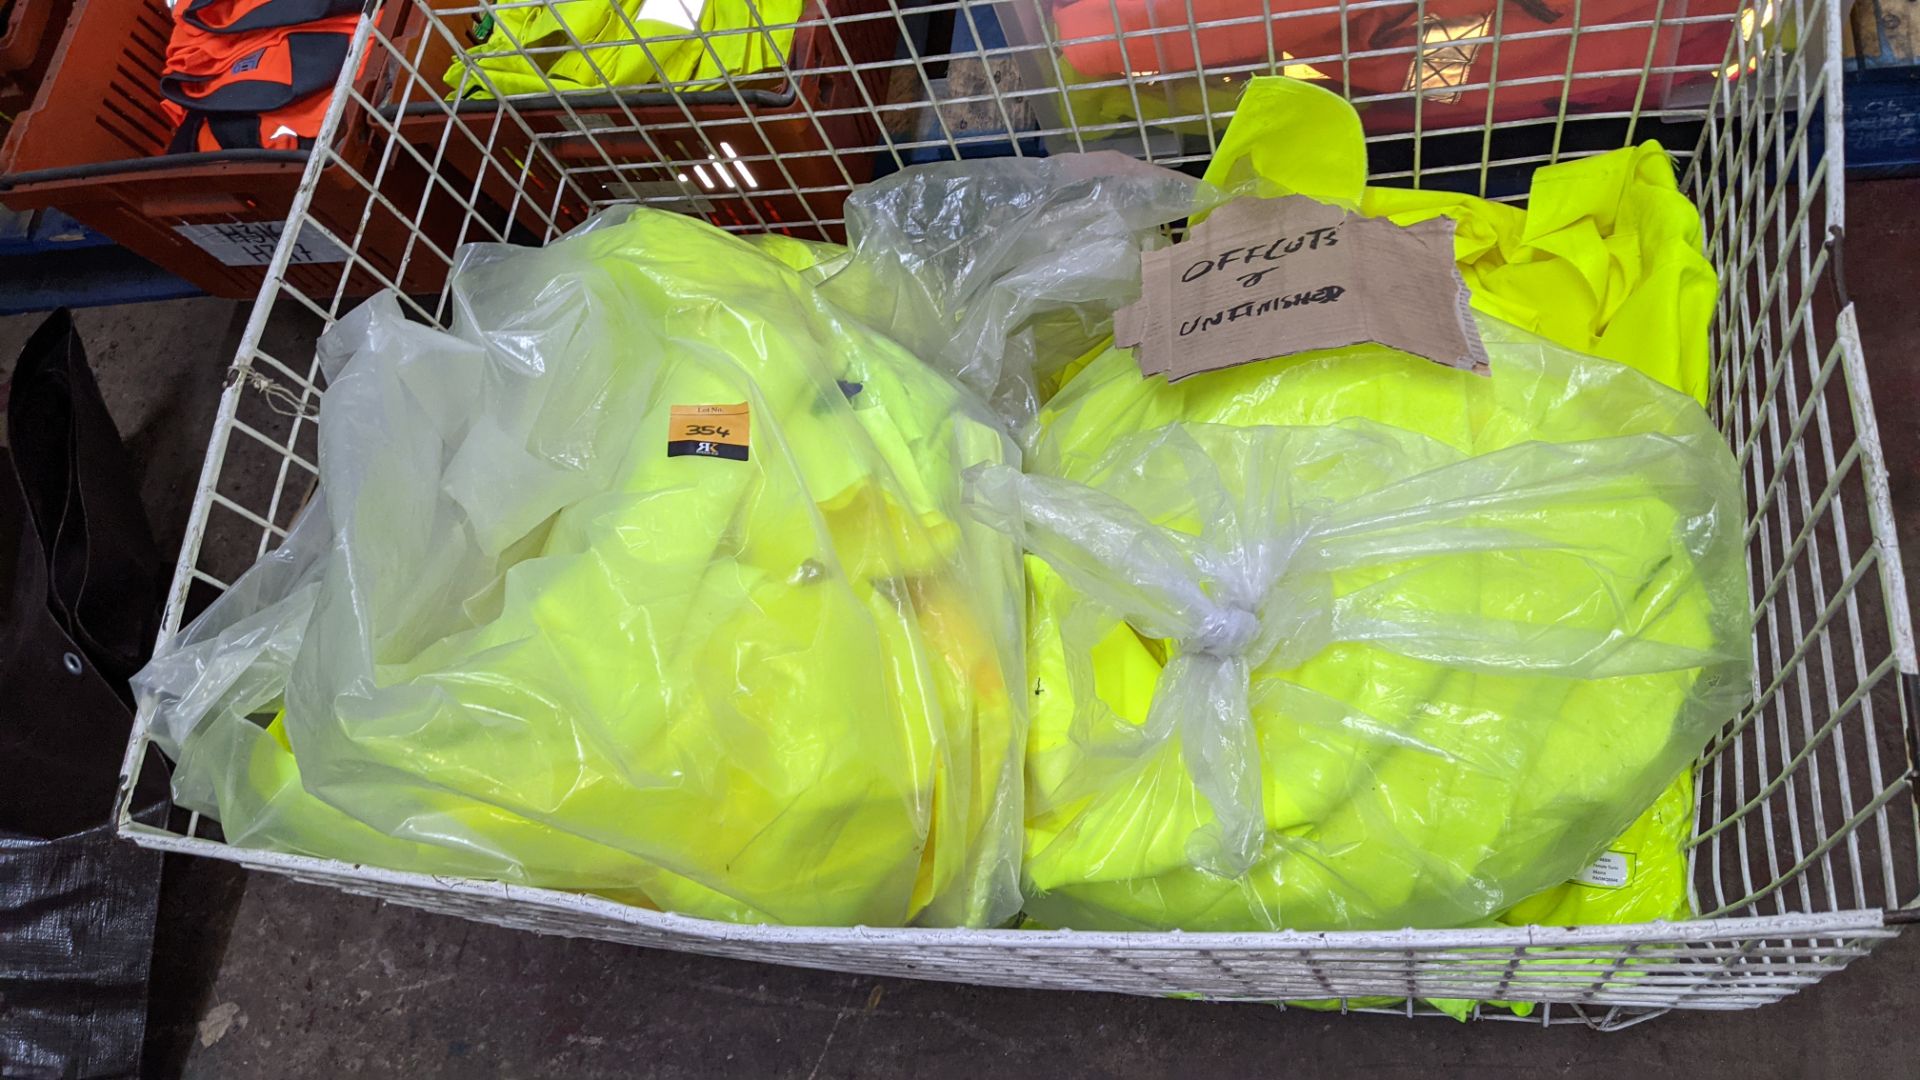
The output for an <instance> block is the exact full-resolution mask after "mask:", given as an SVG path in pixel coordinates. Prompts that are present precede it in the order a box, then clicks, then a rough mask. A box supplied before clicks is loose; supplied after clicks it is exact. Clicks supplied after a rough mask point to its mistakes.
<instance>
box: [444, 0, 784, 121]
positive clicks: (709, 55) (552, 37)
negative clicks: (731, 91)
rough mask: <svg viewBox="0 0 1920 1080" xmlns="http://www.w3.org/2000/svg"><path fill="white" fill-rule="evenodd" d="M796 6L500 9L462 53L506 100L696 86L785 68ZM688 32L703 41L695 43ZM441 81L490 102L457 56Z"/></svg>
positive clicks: (609, 0) (742, 1) (591, 3)
mask: <svg viewBox="0 0 1920 1080" xmlns="http://www.w3.org/2000/svg"><path fill="white" fill-rule="evenodd" d="M801 8H802V0H764V2H757V0H706V2H705V3H702V2H701V0H565V2H562V3H556V4H540V5H536V6H532V7H515V8H498V9H495V10H494V11H492V13H491V18H492V20H493V24H492V26H491V29H490V33H489V34H488V35H487V37H486V38H485V40H484V41H482V42H480V43H479V44H476V45H473V46H471V47H469V48H468V49H467V55H468V56H470V57H472V58H473V62H474V66H475V67H477V68H479V69H480V70H481V71H483V72H485V73H486V77H487V79H489V80H491V81H492V83H493V86H494V88H495V89H497V90H498V91H499V92H500V93H501V94H506V95H512V94H551V93H554V92H556V91H557V92H560V93H566V92H569V91H579V90H584V91H594V90H606V89H608V88H610V87H611V88H621V87H640V86H652V85H659V84H662V83H666V84H681V83H687V82H695V83H700V82H706V81H708V80H719V79H720V78H722V76H725V75H751V74H753V73H754V72H758V71H767V70H770V69H774V68H778V67H781V66H782V65H783V63H787V62H790V61H791V58H792V53H793V25H794V23H795V22H796V21H797V20H799V18H800V15H801ZM692 13H697V15H698V19H697V22H696V20H695V18H694V17H693V14H692ZM694 26H698V28H699V30H700V32H701V33H703V34H704V35H705V36H704V37H700V36H693V35H694V30H692V29H690V28H691V27H694ZM542 76H544V78H543V77H542ZM445 81H446V84H447V87H448V89H449V90H451V91H452V92H453V93H456V94H460V95H462V96H464V97H469V98H478V97H491V96H493V95H492V94H491V93H490V92H489V91H488V90H487V87H486V84H485V83H483V82H482V81H481V80H480V78H479V77H478V76H477V75H475V74H472V73H470V72H469V71H468V70H467V65H466V64H464V63H462V62H461V61H460V59H459V58H458V57H455V58H454V60H453V62H452V64H451V65H449V66H448V68H447V73H446V76H445ZM549 84H551V85H549Z"/></svg>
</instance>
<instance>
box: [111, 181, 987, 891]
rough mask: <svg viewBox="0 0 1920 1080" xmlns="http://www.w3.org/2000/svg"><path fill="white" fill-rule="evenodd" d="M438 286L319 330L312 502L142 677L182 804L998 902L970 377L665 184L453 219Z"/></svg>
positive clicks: (393, 841) (423, 863)
mask: <svg viewBox="0 0 1920 1080" xmlns="http://www.w3.org/2000/svg"><path fill="white" fill-rule="evenodd" d="M782 254H785V255H789V256H793V257H796V258H797V257H799V256H802V255H804V254H805V253H804V252H798V251H796V252H782ZM454 292H455V296H456V300H457V302H458V307H459V320H458V322H457V324H456V326H457V336H456V335H448V334H443V333H440V332H438V331H433V330H429V329H426V328H423V327H420V326H418V325H415V324H410V323H408V322H407V320H406V319H404V318H403V317H402V316H401V315H400V313H399V309H398V307H397V305H396V304H395V303H394V302H393V301H392V299H391V298H387V299H386V300H384V302H382V301H376V302H374V303H373V304H371V305H369V306H368V307H366V308H363V309H361V310H360V311H359V312H357V313H356V314H355V315H353V316H351V317H349V318H348V319H347V320H343V322H342V323H341V324H340V327H339V328H338V330H337V331H336V332H333V333H331V334H330V337H329V340H328V341H326V342H324V343H323V356H335V357H346V358H348V359H347V360H346V363H345V366H344V368H343V369H342V370H341V371H340V373H339V374H338V375H337V376H336V377H334V378H333V379H332V382H331V385H330V386H329V389H328V391H327V394H326V397H325V400H324V403H323V411H322V421H321V436H320V466H321V492H322V498H323V500H324V501H323V504H322V505H321V506H319V507H317V508H316V509H315V511H314V513H313V514H310V515H309V517H308V518H306V519H303V520H302V522H301V523H300V525H298V526H297V527H296V528H295V530H294V536H293V537H291V538H290V539H289V541H288V543H287V545H285V546H284V548H283V549H282V552H280V553H276V556H274V557H270V558H269V559H268V560H267V561H265V562H263V563H262V564H261V565H260V566H259V567H256V568H255V569H254V570H253V571H250V572H249V574H248V575H247V576H244V577H243V578H242V579H241V580H240V582H239V583H238V585H237V586H236V588H235V590H234V591H233V592H232V593H230V594H228V595H229V596H231V597H234V598H235V599H234V600H232V601H228V600H227V599H226V598H223V600H222V602H221V605H216V607H215V608H213V609H210V610H209V612H208V613H207V615H206V616H205V617H203V619H202V620H200V622H198V623H196V624H195V626H194V627H193V628H191V629H190V630H189V631H188V632H187V634H186V635H185V637H184V639H182V641H181V642H180V643H179V644H178V646H177V647H176V648H174V649H173V650H171V651H170V652H169V654H168V655H166V656H163V657H162V658H160V659H159V660H157V661H155V664H154V666H153V667H151V668H149V669H148V671H147V672H144V673H143V674H142V676H141V679H140V684H141V693H142V695H143V696H144V697H145V698H147V699H149V700H152V701H154V702H155V704H156V707H157V711H158V716H159V720H158V726H159V730H160V731H161V733H162V734H161V736H160V738H161V745H162V746H163V748H165V749H166V750H167V751H168V752H169V753H170V754H172V755H174V756H175V757H176V758H177V760H178V762H179V768H178V771H177V774H176V779H177V781H178V787H177V790H178V792H179V794H180V795H181V796H182V802H183V803H184V804H186V805H190V806H193V807H195V808H196V809H201V810H203V811H205V812H208V813H210V814H213V815H215V816H217V818H218V819H219V820H220V822H221V824H222V827H223V828H224V829H225V832H226V835H227V838H228V840H229V842H231V843H235V844H238V845H241V846H246V847H257V848H272V849H276V850H282V851H292V852H298V853H304V854H312V855H321V856H328V857H334V858H343V859H352V860H355V861H365V862H372V863H376V864H378V865H384V866H388V867H392V868H395V869H403V870H414V871H422V872H431V873H436V874H458V875H465V876H481V877H488V878H494V879H499V880H504V881H509V882H517V883H525V884H532V885H540V886H547V887H553V888H562V889H571V890H583V891H592V892H596V893H601V894H603V895H607V896H609V897H613V898H615V899H620V900H624V901H628V902H632V903H641V904H646V905H650V906H655V907H659V908H662V909H666V910H669V911H675V912H681V913H685V914H690V915H698V916H704V917H708V918H716V919H728V920H735V921H771V922H780V923H789V924H799V925H848V924H856V923H861V924H868V925H901V924H910V923H911V924H920V925H986V924H994V923H998V922H1001V921H1003V920H1005V919H1006V918H1008V917H1010V916H1011V915H1013V914H1014V913H1015V912H1016V911H1017V910H1018V908H1019V894H1018V876H1017V875H1018V858H1019V836H1020V833H1019V828H1020V820H1021V811H1020V805H1021V802H1020V784H1021V749H1022V746H1023V743H1024V736H1025V729H1024V722H1023V701H1022V700H1021V699H1020V697H1019V696H1018V695H1017V694H1014V693H1011V692H1010V688H1014V687H1018V686H1020V685H1021V682H1022V676H1021V674H1020V672H1021V663H1022V660H1021V656H1020V641H1021V637H1020V614H1021V606H1022V603H1023V601H1022V578H1021V573H1020V562H1019V556H1018V552H1017V550H1016V549H1015V548H1014V546H1013V545H1012V544H1010V543H1009V542H1008V541H1007V540H1006V538H1005V537H1004V536H1002V535H1001V534H999V533H997V532H993V531H991V530H988V529H987V528H985V527H984V526H982V525H979V524H977V523H975V522H973V521H972V520H971V519H970V518H968V517H967V516H965V515H963V514H961V513H959V512H958V510H959V503H958V500H959V492H960V483H961V475H962V472H963V470H964V469H965V468H967V467H970V466H972V465H976V464H983V463H996V462H1000V461H1003V460H1007V459H1008V457H1009V455H1010V454H1011V450H1010V447H1009V444H1008V443H1007V441H1006V440H1005V438H1004V436H1002V435H1001V434H1000V433H999V432H998V430H997V428H995V427H994V426H993V425H992V424H991V423H990V422H989V421H987V420H986V419H985V416H986V414H985V411H984V409H983V408H981V407H979V406H978V405H976V404H973V403H971V401H970V399H968V398H967V397H966V396H965V395H964V394H963V393H962V392H960V391H958V390H957V389H956V388H954V387H953V386H952V385H951V384H950V383H948V382H947V381H945V380H944V379H943V378H942V377H940V376H938V375H936V374H934V373H933V372H932V371H930V370H929V369H927V368H926V367H925V366H924V365H922V364H920V363H918V362H917V361H916V360H915V359H914V358H913V357H911V356H909V355H908V354H906V353H905V352H903V351H902V350H900V349H899V348H898V347H897V346H895V345H893V344H892V343H891V342H889V341H887V340H885V339H883V338H880V337H878V336H875V335H873V334H871V333H869V332H867V331H865V330H863V329H862V328H860V327H859V326H858V325H856V324H853V323H851V322H848V321H844V320H842V319H841V318H840V316H839V315H838V314H837V312H836V310H835V309H833V308H832V307H831V306H830V305H828V304H826V303H825V302H824V301H822V300H821V299H820V298H819V297H818V295H817V294H816V293H815V292H814V290H812V288H811V287H809V286H807V285H806V284H805V283H804V282H803V281H802V280H801V278H800V276H799V275H798V274H797V273H796V272H795V271H794V270H792V269H791V268H790V267H789V266H788V265H786V264H785V263H783V262H782V261H781V260H779V259H776V258H771V257H768V256H767V255H766V254H763V253H762V252H761V251H760V250H758V249H757V248H756V247H755V246H754V245H751V244H749V243H746V242H743V241H741V240H739V239H736V238H734V237H730V236H728V235H727V234H725V233H723V232H721V231H719V230H716V229H714V228H712V227H711V226H708V225H706V224H705V223H703V222H700V221H698V220H696V219H693V218H688V217H684V216H680V215H676V214H669V213H662V212H657V211H648V210H639V211H633V212H631V213H630V214H623V213H621V212H617V211H616V212H609V214H608V215H605V216H603V217H601V218H599V219H596V220H595V221H594V222H591V223H589V225H588V226H586V227H584V228H583V230H582V231H581V232H578V233H576V234H574V235H572V236H570V237H567V238H564V239H562V240H560V241H559V242H557V243H555V244H553V245H551V246H549V247H547V248H545V249H541V250H527V249H519V248H509V247H505V246H497V247H489V246H480V247H475V248H468V249H465V251H464V253H463V257H462V262H461V265H460V267H459V268H458V270H457V271H456V275H455V279H454ZM695 407H718V412H717V413H711V414H709V416H710V417H711V416H717V417H718V419H708V420H705V421H701V420H700V418H699V417H697V416H696V417H693V418H691V419H689V417H688V416H687V414H686V412H685V410H686V409H688V408H695ZM676 410H680V411H679V412H678V413H676ZM696 422H698V428H697V430H696V429H695V428H694V427H691V426H688V425H691V424H695V423H696ZM721 429H724V430H721ZM269 601H271V602H269ZM222 605H224V606H222ZM276 695H279V696H283V697H284V701H285V711H284V716H283V717H282V718H281V719H280V720H279V721H278V722H276V723H273V724H271V725H269V726H267V727H264V728H263V726H262V724H263V722H264V721H265V720H266V719H267V718H268V717H270V716H271V713H272V709H273V707H274V706H273V704H272V699H273V698H274V697H275V696H276ZM262 710H265V713H264V715H263V714H262Z"/></svg>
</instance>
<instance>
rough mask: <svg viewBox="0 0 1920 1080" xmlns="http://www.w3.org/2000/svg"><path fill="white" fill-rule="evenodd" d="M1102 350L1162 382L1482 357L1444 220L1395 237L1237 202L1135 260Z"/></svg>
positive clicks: (1279, 207)
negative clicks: (1127, 292)
mask: <svg viewBox="0 0 1920 1080" xmlns="http://www.w3.org/2000/svg"><path fill="white" fill-rule="evenodd" d="M1140 287H1141V295H1140V299H1139V300H1138V301H1136V302H1135V303H1133V304H1130V305H1128V306H1127V307H1125V308H1122V309H1121V310H1119V311H1118V312H1116V313H1114V320H1113V324H1114V343H1115V344H1117V345H1135V346H1138V347H1139V350H1138V352H1137V353H1136V356H1137V359H1138V360H1139V363H1140V371H1141V372H1142V373H1143V374H1146V375H1162V374H1164V375H1165V376H1166V377H1167V381H1169V382H1174V381H1177V380H1179V379H1184V378H1186V377H1187V376H1189V375H1195V374H1198V373H1200V372H1202V371H1216V370H1218V369H1220V368H1224V367H1232V366H1233V365H1235V364H1244V363H1247V362H1248V361H1252V360H1265V359H1267V358H1268V357H1273V356H1290V355H1292V354H1294V353H1301V352H1309V351H1311V350H1314V349H1334V348H1341V347H1344V346H1348V345H1357V344H1359V343H1361V342H1366V341H1373V342H1378V343H1380V344H1382V345H1386V346H1388V347H1390V348H1394V349H1399V350H1401V351H1403V352H1410V353H1413V354H1414V355H1416V356H1424V357H1426V358H1427V359H1429V360H1432V361H1434V362H1435V363H1439V364H1445V365H1447V366H1448V367H1457V368H1472V367H1475V366H1476V365H1477V366H1481V367H1482V368H1484V366H1485V364H1486V362H1487V351H1486V346H1485V345H1484V344H1483V343H1482V342H1481V340H1480V330H1479V327H1477V326H1475V325H1474V322H1473V317H1472V315H1471V314H1470V313H1469V310H1468V306H1467V300H1468V292H1467V287H1466V283H1465V282H1463V281H1461V279H1460V271H1459V269H1458V268H1456V267H1455V266H1454V263H1453V221H1452V219H1450V218H1445V217H1440V218H1435V219H1433V220H1430V221H1423V222H1421V223H1419V224H1418V225H1413V226H1407V227H1403V226H1399V225H1395V224H1394V223H1392V222H1390V221H1387V220H1386V219H1384V218H1366V217H1361V216H1359V215H1357V214H1350V213H1348V212H1347V211H1345V210H1342V209H1341V208H1339V207H1337V206H1329V205H1327V204H1326V203H1322V202H1316V201H1315V200H1313V199H1309V198H1305V197H1303V196H1299V195H1289V196H1287V197H1285V198H1281V199H1238V200H1235V201H1234V202H1230V203H1228V204H1227V205H1225V206H1222V207H1220V208H1219V209H1218V210H1215V211H1214V212H1213V213H1212V215H1210V216H1209V217H1208V218H1207V219H1206V220H1205V221H1203V222H1201V223H1200V224H1199V225H1197V226H1195V227H1194V229H1193V230H1192V232H1191V233H1190V234H1189V235H1188V237H1187V240H1186V242H1185V243H1181V244H1175V245H1174V246H1173V247H1169V248H1162V249H1160V250H1159V251H1149V252H1145V253H1143V254H1142V255H1141V256H1140Z"/></svg>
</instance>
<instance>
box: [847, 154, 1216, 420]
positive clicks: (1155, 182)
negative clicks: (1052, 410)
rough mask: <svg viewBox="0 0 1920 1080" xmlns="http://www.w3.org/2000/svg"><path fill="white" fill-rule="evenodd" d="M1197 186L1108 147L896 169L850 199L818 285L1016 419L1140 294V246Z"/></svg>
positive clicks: (1186, 207)
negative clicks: (834, 261) (830, 272)
mask: <svg viewBox="0 0 1920 1080" xmlns="http://www.w3.org/2000/svg"><path fill="white" fill-rule="evenodd" d="M1200 190H1201V189H1200V186H1199V182H1198V181H1196V180H1194V179H1193V178H1191V177H1188V176H1184V175H1182V174H1180V173H1177V172H1173V171H1172V170H1170V169H1165V168H1161V167H1160V166H1157V165H1149V164H1147V163H1146V162H1143V161H1139V160H1136V159H1134V158H1130V157H1127V156H1126V155H1124V154H1117V153H1114V152H1112V151H1103V152H1100V153H1094V154H1067V155H1062V156H1059V157H1052V158H993V159H987V160H982V161H951V162H940V163H937V164H931V165H922V166H919V167H916V168H912V169H903V170H901V171H900V172H898V173H895V174H893V175H892V176H889V177H887V178H885V179H883V180H879V181H876V182H875V183H872V184H869V185H867V186H865V187H863V188H861V189H859V190H858V191H856V192H854V193H853V195H852V196H850V197H849V198H848V199H847V206H846V217H847V235H848V238H849V242H850V248H851V250H850V254H849V258H848V260H847V262H846V263H845V264H844V265H843V266H842V267H841V268H839V270H838V273H837V274H836V275H835V276H834V277H832V278H830V279H829V280H828V281H827V283H826V284H825V285H824V286H822V289H823V291H824V292H825V293H826V294H827V295H828V296H829V297H831V298H832V299H833V300H834V302H835V303H836V304H838V305H839V306H840V307H841V308H843V309H844V310H846V311H849V312H851V313H852V314H854V315H855V316H857V317H859V318H860V319H862V320H863V321H865V322H866V323H867V324H868V325H869V326H872V327H874V328H875V329H877V330H879V331H880V332H882V333H884V334H886V335H888V336H889V337H892V338H893V339H894V340H896V341H898V342H900V343H901V344H903V345H905V346H906V347H907V348H908V349H910V350H911V351H912V352H913V353H914V355H916V356H918V357H920V358H921V359H922V360H924V361H926V362H927V363H929V364H931V365H933V366H934V367H937V368H939V369H940V370H942V371H944V372H946V373H947V374H949V375H951V376H952V377H954V378H955V379H957V380H958V381H959V382H960V383H961V384H962V385H965V386H967V387H969V388H971V389H972V390H973V391H974V392H975V393H977V394H979V395H980V396H981V397H982V398H984V399H986V400H987V401H988V402H989V403H991V404H992V405H993V406H994V408H995V409H996V410H997V411H998V412H999V413H1000V414H1001V415H1002V416H1003V417H1004V418H1005V419H1006V420H1007V422H1008V424H1009V426H1010V427H1011V428H1012V429H1013V430H1015V431H1020V430H1023V429H1024V425H1025V423H1026V422H1027V421H1029V420H1031V419H1032V417H1033V415H1034V413H1035V412H1036V411H1037V410H1038V408H1039V405H1040V402H1041V401H1042V400H1044V399H1045V397H1046V394H1047V391H1048V390H1050V387H1049V386H1047V385H1046V384H1047V383H1049V381H1050V380H1051V378H1052V377H1054V376H1056V375H1057V374H1058V372H1059V370H1060V368H1061V367H1062V366H1064V365H1065V364H1066V363H1068V362H1069V361H1071V360H1073V359H1074V358H1076V357H1078V356H1080V355H1082V354H1084V353H1085V352H1087V351H1088V350H1089V349H1091V348H1094V347H1096V346H1098V344H1099V343H1100V340H1101V339H1102V338H1104V337H1107V336H1108V335H1110V334H1111V333H1112V328H1113V312H1114V309H1115V308H1117V307H1120V306H1122V305H1123V304H1125V303H1127V301H1129V300H1131V299H1133V298H1135V297H1137V296H1139V295H1140V258H1139V255H1140V251H1141V250H1142V249H1143V248H1146V247H1150V246H1155V245H1158V244H1160V243H1162V242H1164V238H1163V237H1162V235H1161V226H1162V225H1165V224H1166V223H1168V222H1171V221H1177V220H1179V219H1180V218H1184V217H1186V216H1187V214H1188V213H1189V212H1191V211H1192V209H1193V208H1194V206H1195V202H1194V200H1195V197H1196V195H1197V194H1198V193H1199V192H1200Z"/></svg>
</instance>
